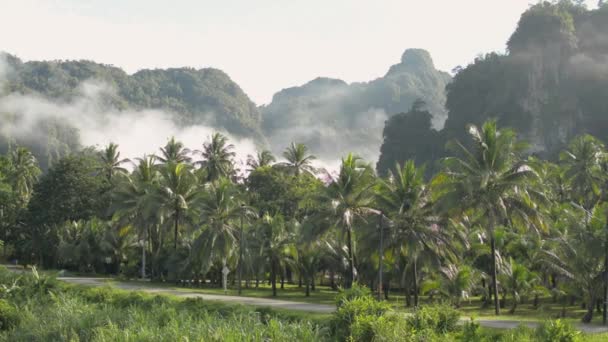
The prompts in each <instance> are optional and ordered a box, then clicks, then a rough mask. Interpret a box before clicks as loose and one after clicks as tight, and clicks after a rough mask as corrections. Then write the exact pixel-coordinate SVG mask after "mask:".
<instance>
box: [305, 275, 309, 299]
mask: <svg viewBox="0 0 608 342" xmlns="http://www.w3.org/2000/svg"><path fill="white" fill-rule="evenodd" d="M304 281H305V282H306V297H310V281H309V279H308V277H305V280H304Z"/></svg>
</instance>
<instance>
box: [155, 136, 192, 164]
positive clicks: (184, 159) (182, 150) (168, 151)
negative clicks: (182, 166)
mask: <svg viewBox="0 0 608 342" xmlns="http://www.w3.org/2000/svg"><path fill="white" fill-rule="evenodd" d="M189 154H190V150H189V149H187V148H186V147H184V144H183V143H182V142H180V141H177V140H175V137H171V139H169V141H168V142H167V144H166V145H165V147H161V149H160V155H158V156H157V158H158V160H159V161H160V162H161V163H164V164H168V163H174V164H179V163H190V162H191V161H192V158H190V157H189Z"/></svg>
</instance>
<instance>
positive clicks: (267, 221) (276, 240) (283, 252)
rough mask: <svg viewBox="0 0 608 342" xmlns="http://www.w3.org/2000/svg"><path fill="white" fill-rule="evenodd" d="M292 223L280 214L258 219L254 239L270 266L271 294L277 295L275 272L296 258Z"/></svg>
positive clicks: (289, 264)
mask: <svg viewBox="0 0 608 342" xmlns="http://www.w3.org/2000/svg"><path fill="white" fill-rule="evenodd" d="M292 226H293V225H292V224H291V223H290V222H286V221H285V219H284V218H283V216H282V215H280V214H277V215H274V216H272V215H269V214H265V215H264V216H263V217H262V219H261V220H260V226H259V227H258V228H257V229H259V230H260V234H259V235H258V236H259V240H257V241H254V243H255V246H254V248H256V249H257V250H258V251H259V254H260V256H261V257H262V259H263V260H264V261H265V262H266V264H267V265H268V266H269V268H270V282H271V285H272V296H273V297H276V296H277V274H278V273H279V272H282V271H283V270H285V268H286V267H288V266H289V267H293V266H295V265H294V260H295V258H296V249H295V244H294V243H295V234H294V232H293V229H292Z"/></svg>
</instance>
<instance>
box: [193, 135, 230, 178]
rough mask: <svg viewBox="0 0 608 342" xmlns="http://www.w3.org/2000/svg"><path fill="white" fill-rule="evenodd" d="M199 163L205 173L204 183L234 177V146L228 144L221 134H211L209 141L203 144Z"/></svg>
mask: <svg viewBox="0 0 608 342" xmlns="http://www.w3.org/2000/svg"><path fill="white" fill-rule="evenodd" d="M196 152H197V153H199V154H201V156H202V157H203V160H202V161H200V162H199V164H200V165H201V167H202V169H203V170H204V171H205V177H206V179H205V180H206V181H208V182H212V181H214V180H217V179H219V178H222V177H225V178H230V177H232V176H233V175H234V160H233V159H234V157H235V156H236V153H235V152H234V145H233V144H229V143H228V138H227V137H226V136H224V135H222V134H221V133H217V132H216V133H213V135H211V139H210V141H208V142H205V143H204V144H203V149H202V151H196Z"/></svg>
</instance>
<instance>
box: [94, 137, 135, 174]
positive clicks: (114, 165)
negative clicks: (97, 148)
mask: <svg viewBox="0 0 608 342" xmlns="http://www.w3.org/2000/svg"><path fill="white" fill-rule="evenodd" d="M99 159H100V161H101V165H100V167H99V172H100V173H101V174H103V175H104V176H105V177H106V179H107V180H108V182H112V179H113V178H114V176H115V175H116V174H118V173H122V174H125V173H127V170H126V169H125V168H123V167H122V166H121V165H122V164H124V163H127V162H128V161H129V159H126V158H125V159H120V152H119V151H118V145H117V144H115V143H110V144H109V145H108V146H106V148H104V149H103V151H101V152H99Z"/></svg>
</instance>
